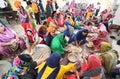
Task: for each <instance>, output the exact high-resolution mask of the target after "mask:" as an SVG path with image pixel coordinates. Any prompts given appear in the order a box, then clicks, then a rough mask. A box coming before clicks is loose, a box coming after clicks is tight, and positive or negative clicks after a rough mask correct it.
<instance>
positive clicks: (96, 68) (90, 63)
mask: <svg viewBox="0 0 120 79" xmlns="http://www.w3.org/2000/svg"><path fill="white" fill-rule="evenodd" d="M79 75H80V76H83V77H87V78H85V79H106V78H102V77H104V76H103V71H102V64H101V61H100V59H99V58H98V57H97V56H96V55H93V54H91V55H83V63H82V67H81V70H80V73H79Z"/></svg>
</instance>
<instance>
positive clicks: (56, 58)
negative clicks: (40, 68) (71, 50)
mask: <svg viewBox="0 0 120 79" xmlns="http://www.w3.org/2000/svg"><path fill="white" fill-rule="evenodd" d="M60 58H61V55H60V54H59V53H57V52H54V53H52V54H51V56H50V57H49V58H48V59H47V60H46V65H48V66H49V67H52V68H54V67H60Z"/></svg>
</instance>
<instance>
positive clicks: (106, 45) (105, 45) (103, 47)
mask: <svg viewBox="0 0 120 79" xmlns="http://www.w3.org/2000/svg"><path fill="white" fill-rule="evenodd" d="M111 49H112V45H111V44H110V43H108V42H101V43H100V45H99V48H98V50H99V51H100V52H107V51H109V50H111Z"/></svg>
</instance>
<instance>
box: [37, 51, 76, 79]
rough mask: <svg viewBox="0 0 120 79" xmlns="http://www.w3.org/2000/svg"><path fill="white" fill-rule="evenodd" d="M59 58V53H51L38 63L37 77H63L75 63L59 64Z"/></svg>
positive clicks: (41, 78)
mask: <svg viewBox="0 0 120 79" xmlns="http://www.w3.org/2000/svg"><path fill="white" fill-rule="evenodd" d="M60 59H61V56H60V54H59V53H57V52H54V53H52V54H51V56H50V57H49V58H48V59H47V60H46V61H45V62H43V63H41V64H40V65H39V68H38V76H37V79H64V75H65V73H66V72H68V71H70V70H71V69H74V66H75V65H76V64H77V63H75V64H68V65H66V66H64V65H60Z"/></svg>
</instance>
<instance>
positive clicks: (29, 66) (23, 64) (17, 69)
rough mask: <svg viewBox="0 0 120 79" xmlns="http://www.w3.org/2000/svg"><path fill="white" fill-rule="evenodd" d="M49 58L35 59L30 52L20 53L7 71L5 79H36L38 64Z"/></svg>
mask: <svg viewBox="0 0 120 79" xmlns="http://www.w3.org/2000/svg"><path fill="white" fill-rule="evenodd" d="M46 59H47V58H44V59H39V60H38V61H37V62H36V61H33V59H32V57H31V56H30V55H29V54H21V55H18V56H17V57H16V58H15V59H14V61H13V64H12V68H11V69H10V70H9V71H8V72H6V74H5V75H4V77H3V79H36V76H37V70H36V69H35V68H36V67H37V65H39V64H41V63H42V62H43V61H45V60H46Z"/></svg>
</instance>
